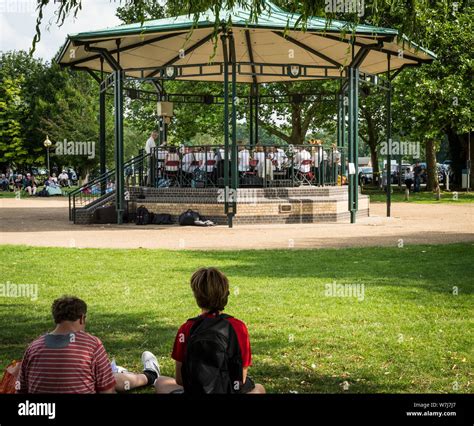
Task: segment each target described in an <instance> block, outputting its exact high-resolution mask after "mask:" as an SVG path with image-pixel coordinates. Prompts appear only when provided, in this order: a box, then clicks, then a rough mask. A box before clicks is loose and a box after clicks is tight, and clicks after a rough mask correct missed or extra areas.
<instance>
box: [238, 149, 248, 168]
mask: <svg viewBox="0 0 474 426" xmlns="http://www.w3.org/2000/svg"><path fill="white" fill-rule="evenodd" d="M238 158H239V172H248V171H249V168H250V164H249V162H250V152H249V150H248V149H243V150H242V151H239V154H238Z"/></svg>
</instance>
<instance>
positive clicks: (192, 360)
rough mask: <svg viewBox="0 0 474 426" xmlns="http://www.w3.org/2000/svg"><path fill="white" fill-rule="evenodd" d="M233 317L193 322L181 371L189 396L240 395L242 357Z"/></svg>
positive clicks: (220, 316)
mask: <svg viewBox="0 0 474 426" xmlns="http://www.w3.org/2000/svg"><path fill="white" fill-rule="evenodd" d="M229 318H232V317H231V316H229V315H225V314H220V315H217V316H215V317H203V316H199V317H196V318H193V319H192V321H194V324H193V326H192V327H191V330H190V333H189V337H188V340H187V344H186V355H185V358H184V362H183V365H182V368H181V374H182V377H183V387H184V392H185V393H190V394H193V395H196V394H209V393H239V392H240V389H241V388H242V384H243V383H242V354H241V352H240V346H239V341H238V339H237V335H236V333H235V330H234V328H233V327H232V324H231V323H230V322H229V321H227V319H229Z"/></svg>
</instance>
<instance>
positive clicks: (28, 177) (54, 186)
mask: <svg viewBox="0 0 474 426" xmlns="http://www.w3.org/2000/svg"><path fill="white" fill-rule="evenodd" d="M73 178H74V179H76V177H75V173H74V176H73V174H72V172H69V173H68V172H67V171H66V170H62V171H61V173H60V174H59V176H56V173H52V174H50V175H49V176H48V177H47V179H44V181H43V182H40V180H39V179H38V178H36V177H35V176H34V175H33V174H32V173H25V174H23V173H15V172H13V171H12V170H8V171H7V173H2V174H1V175H0V190H1V191H4V192H20V193H22V192H23V193H25V194H28V195H30V196H32V195H62V188H66V187H70V186H71V183H72V182H73ZM41 187H42V189H39V188H41Z"/></svg>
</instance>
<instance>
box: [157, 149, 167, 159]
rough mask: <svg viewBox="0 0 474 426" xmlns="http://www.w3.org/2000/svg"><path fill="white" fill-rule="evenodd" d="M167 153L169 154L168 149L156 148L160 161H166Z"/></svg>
mask: <svg viewBox="0 0 474 426" xmlns="http://www.w3.org/2000/svg"><path fill="white" fill-rule="evenodd" d="M166 154H168V151H166V149H164V148H160V147H158V149H157V150H156V159H157V160H159V161H165V158H166Z"/></svg>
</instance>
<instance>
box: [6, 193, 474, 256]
mask: <svg viewBox="0 0 474 426" xmlns="http://www.w3.org/2000/svg"><path fill="white" fill-rule="evenodd" d="M370 214H371V216H370V217H368V218H364V219H360V220H358V223H356V224H350V223H338V224H291V225H239V226H236V227H235V228H233V229H229V228H227V227H226V226H217V227H213V228H199V227H179V226H158V225H150V226H146V227H137V226H136V225H134V224H126V225H122V226H118V225H89V226H80V225H73V224H71V223H70V222H69V221H68V210H67V200H64V199H38V198H34V199H33V198H24V199H19V200H17V199H0V244H27V245H32V246H55V247H80V248H85V247H100V248H164V249H175V250H180V249H200V250H211V249H218V250H230V249H276V248H281V249H287V248H295V249H298V248H328V247H336V248H337V247H367V246H396V245H397V244H399V242H400V240H403V243H404V244H445V243H454V242H472V243H473V244H474V204H459V205H453V204H441V205H434V204H406V203H394V204H393V206H392V214H393V217H391V218H386V217H384V216H385V205H384V204H382V203H373V204H371V206H370Z"/></svg>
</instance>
